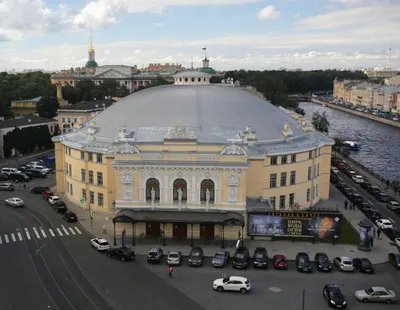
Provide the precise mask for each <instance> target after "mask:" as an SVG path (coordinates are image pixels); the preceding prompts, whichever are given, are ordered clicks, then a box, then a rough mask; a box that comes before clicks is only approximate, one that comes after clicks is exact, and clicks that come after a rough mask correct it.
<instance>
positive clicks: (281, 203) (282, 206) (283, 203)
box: [279, 195, 286, 210]
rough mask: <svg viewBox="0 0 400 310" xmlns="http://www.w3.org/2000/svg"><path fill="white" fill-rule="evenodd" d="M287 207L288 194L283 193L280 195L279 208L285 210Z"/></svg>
mask: <svg viewBox="0 0 400 310" xmlns="http://www.w3.org/2000/svg"><path fill="white" fill-rule="evenodd" d="M285 208H286V196H285V195H281V196H280V197H279V209H280V210H284V209H285Z"/></svg>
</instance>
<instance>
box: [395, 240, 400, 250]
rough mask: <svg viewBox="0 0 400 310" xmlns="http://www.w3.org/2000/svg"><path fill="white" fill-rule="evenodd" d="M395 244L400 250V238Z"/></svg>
mask: <svg viewBox="0 0 400 310" xmlns="http://www.w3.org/2000/svg"><path fill="white" fill-rule="evenodd" d="M394 242H395V243H396V245H397V247H398V248H399V249H400V237H398V238H396V239H394Z"/></svg>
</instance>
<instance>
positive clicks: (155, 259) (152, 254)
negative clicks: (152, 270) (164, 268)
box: [147, 248, 164, 263]
mask: <svg viewBox="0 0 400 310" xmlns="http://www.w3.org/2000/svg"><path fill="white" fill-rule="evenodd" d="M163 257H164V252H163V250H162V249H160V248H151V249H150V250H149V252H148V253H147V262H148V263H161V262H162V259H163Z"/></svg>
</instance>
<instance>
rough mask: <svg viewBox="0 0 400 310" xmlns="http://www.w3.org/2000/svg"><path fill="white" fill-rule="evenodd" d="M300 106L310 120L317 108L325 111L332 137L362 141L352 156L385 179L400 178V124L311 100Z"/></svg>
mask: <svg viewBox="0 0 400 310" xmlns="http://www.w3.org/2000/svg"><path fill="white" fill-rule="evenodd" d="M299 107H300V108H302V109H304V111H305V112H306V118H307V119H309V120H311V118H312V115H313V113H314V112H317V111H318V112H320V113H322V112H326V115H327V117H328V119H329V122H330V124H331V126H330V129H329V136H330V137H332V138H340V139H343V140H351V141H357V142H359V143H360V144H361V150H360V151H358V152H355V151H352V152H351V154H350V157H351V158H353V159H354V160H356V161H357V162H359V163H361V164H363V165H364V166H365V167H367V168H369V169H371V170H372V171H374V172H375V173H376V174H378V175H380V176H382V177H383V178H385V179H389V180H400V169H399V167H400V129H399V128H395V127H393V126H390V125H386V124H382V123H379V122H375V121H372V120H369V119H367V118H363V117H360V116H356V115H353V114H348V113H345V112H342V111H338V110H334V109H330V108H328V107H323V106H321V105H319V104H315V103H311V102H302V103H300V105H299ZM398 165H399V166H398Z"/></svg>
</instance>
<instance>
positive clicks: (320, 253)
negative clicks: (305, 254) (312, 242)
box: [315, 252, 328, 256]
mask: <svg viewBox="0 0 400 310" xmlns="http://www.w3.org/2000/svg"><path fill="white" fill-rule="evenodd" d="M315 256H328V254H326V253H325V252H317V253H316V254H315Z"/></svg>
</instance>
